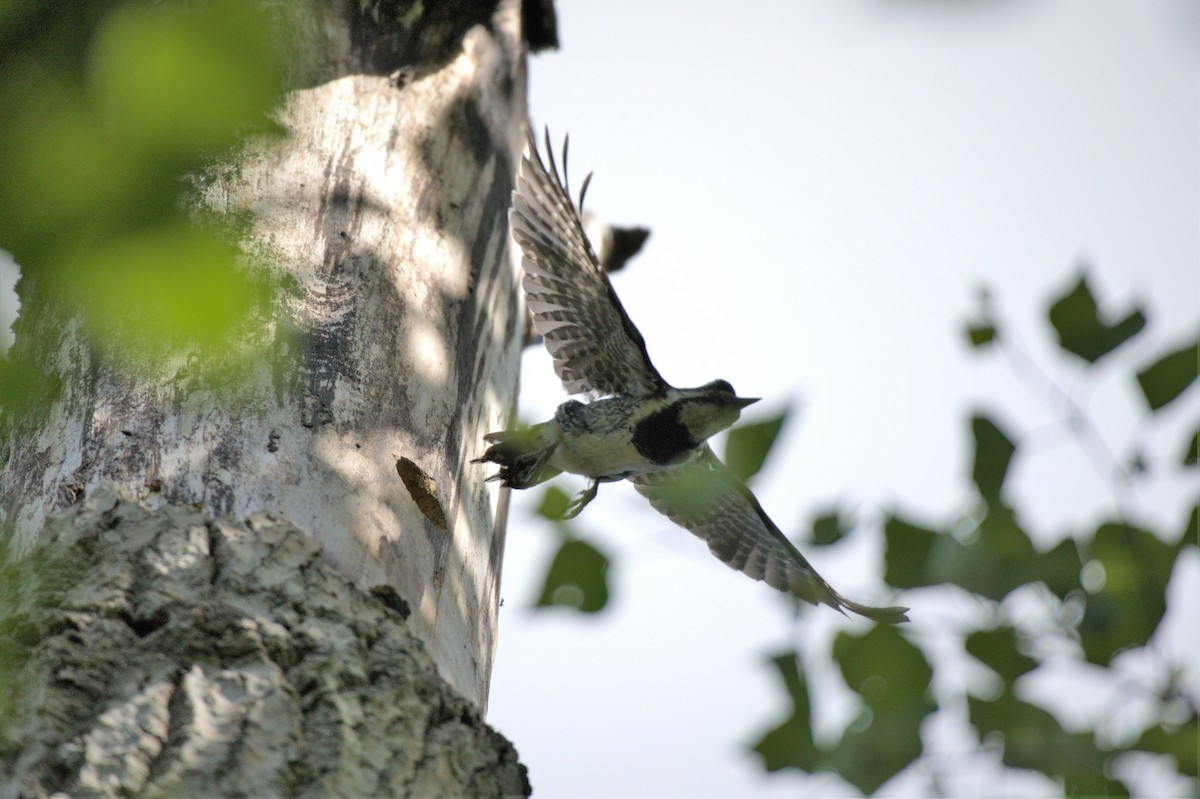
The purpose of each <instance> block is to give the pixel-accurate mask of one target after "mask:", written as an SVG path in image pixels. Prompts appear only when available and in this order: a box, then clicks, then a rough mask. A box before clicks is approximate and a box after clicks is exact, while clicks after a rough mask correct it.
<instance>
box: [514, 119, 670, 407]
mask: <svg viewBox="0 0 1200 799" xmlns="http://www.w3.org/2000/svg"><path fill="white" fill-rule="evenodd" d="M546 150H547V154H548V157H549V161H550V166H549V169H547V167H546V165H545V164H544V163H543V162H542V158H541V155H540V154H539V153H538V148H537V143H536V142H535V141H534V139H533V136H532V134H531V135H530V137H529V153H528V154H527V155H525V157H524V158H523V159H522V160H521V169H520V172H519V173H518V175H517V188H516V190H515V191H513V199H512V202H513V204H512V210H511V211H509V223H510V225H511V226H512V231H513V236H514V238H516V240H517V243H518V244H519V245H520V246H521V252H522V254H523V258H522V259H521V265H522V267H523V269H524V270H525V279H524V281H523V282H522V285H523V287H524V289H525V296H526V300H527V304H528V306H529V311H530V313H531V314H532V315H533V325H534V329H535V330H537V332H538V333H539V334H540V335H541V336H542V338H543V340H544V342H545V344H546V349H547V350H549V352H550V355H551V357H552V358H553V359H554V371H555V372H556V373H557V374H558V377H559V379H560V380H562V382H563V385H564V386H565V387H566V389H567V391H568V392H570V393H572V394H590V395H592V396H603V395H609V394H633V395H638V396H650V395H652V394H656V393H659V392H660V391H662V390H663V389H664V388H665V387H666V383H665V382H664V381H663V379H662V376H661V375H659V373H658V370H657V369H655V368H654V365H653V364H652V363H651V362H650V356H649V355H648V354H647V353H646V343H645V341H644V340H643V339H642V334H641V333H639V332H638V329H637V328H636V327H635V326H634V324H633V322H632V321H631V320H630V319H629V316H628V314H626V313H625V309H624V307H622V305H621V301H620V300H619V299H617V295H616V293H615V292H614V291H613V288H612V284H611V283H610V282H609V280H608V275H606V274H605V273H604V270H603V269H602V268H601V266H600V261H599V259H598V258H597V257H596V253H595V252H594V251H593V250H592V246H591V244H590V243H589V242H588V239H587V236H586V235H585V234H584V232H583V224H582V223H581V222H580V219H579V215H580V212H581V211H582V206H583V195H584V193H586V191H587V183H588V181H586V180H585V181H584V186H583V191H581V192H580V195H579V205H580V207H579V209H576V207H575V206H574V205H573V204H572V202H571V195H570V190H569V188H568V186H567V181H566V166H567V146H566V143H564V144H563V176H562V178H561V179H560V178H559V174H558V166H557V165H556V164H555V162H554V156H553V154H552V153H551V152H550V135H549V133H547V134H546ZM588 177H589V179H590V177H591V176H590V175H589V176H588Z"/></svg>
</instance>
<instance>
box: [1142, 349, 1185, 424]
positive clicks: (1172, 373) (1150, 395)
mask: <svg viewBox="0 0 1200 799" xmlns="http://www.w3.org/2000/svg"><path fill="white" fill-rule="evenodd" d="M1198 372H1200V339H1197V340H1196V341H1194V342H1191V343H1189V344H1186V345H1184V346H1183V347H1181V348H1180V349H1177V350H1173V351H1172V352H1168V353H1167V354H1166V355H1164V356H1162V357H1161V358H1159V359H1158V360H1157V361H1155V362H1154V363H1152V364H1150V365H1149V366H1147V367H1146V368H1145V369H1143V370H1142V371H1140V372H1138V374H1137V381H1138V385H1139V386H1141V387H1142V396H1144V397H1145V398H1146V404H1147V405H1149V406H1150V410H1152V411H1157V410H1158V409H1159V408H1161V407H1163V406H1164V405H1166V404H1167V403H1169V402H1171V400H1173V399H1175V398H1176V397H1178V396H1179V395H1180V394H1182V393H1183V392H1184V391H1186V390H1187V388H1188V386H1190V385H1191V384H1192V383H1194V382H1195V381H1196V377H1197V373H1198Z"/></svg>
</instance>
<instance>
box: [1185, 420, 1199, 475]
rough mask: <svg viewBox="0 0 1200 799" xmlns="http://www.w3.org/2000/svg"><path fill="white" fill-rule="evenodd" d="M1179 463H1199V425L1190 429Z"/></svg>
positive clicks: (1186, 464)
mask: <svg viewBox="0 0 1200 799" xmlns="http://www.w3.org/2000/svg"><path fill="white" fill-rule="evenodd" d="M1181 463H1182V464H1183V465H1184V466H1195V465H1197V464H1200V427H1197V428H1196V429H1195V430H1194V431H1192V435H1191V440H1189V441H1188V445H1187V449H1186V450H1185V451H1184V453H1183V458H1182V459H1181Z"/></svg>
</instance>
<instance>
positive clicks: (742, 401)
mask: <svg viewBox="0 0 1200 799" xmlns="http://www.w3.org/2000/svg"><path fill="white" fill-rule="evenodd" d="M760 399H762V397H734V398H733V399H731V400H729V404H730V405H733V406H735V407H737V409H738V410H739V411H740V410H741V409H742V408H745V407H746V406H747V405H753V404H754V403H756V402H758V401H759V400H760Z"/></svg>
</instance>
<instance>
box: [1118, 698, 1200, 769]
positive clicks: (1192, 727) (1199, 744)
mask: <svg viewBox="0 0 1200 799" xmlns="http://www.w3.org/2000/svg"><path fill="white" fill-rule="evenodd" d="M1198 721H1200V719H1197V717H1196V714H1195V713H1193V714H1192V715H1191V717H1190V718H1188V719H1186V720H1185V721H1184V722H1183V723H1182V724H1178V725H1175V726H1173V727H1172V729H1171V730H1170V731H1168V730H1166V729H1163V728H1162V727H1151V728H1150V729H1148V730H1146V731H1145V732H1143V733H1142V737H1141V738H1139V739H1138V742H1137V743H1136V744H1134V745H1133V748H1134V749H1140V750H1142V751H1144V752H1157V753H1159V754H1164V755H1171V756H1172V757H1174V758H1175V763H1176V764H1177V765H1178V767H1179V771H1180V772H1181V773H1183V774H1187V775H1188V776H1190V777H1192V778H1193V779H1195V777H1196V766H1197V763H1196V759H1197V756H1198V755H1200V724H1198V723H1197V722H1198Z"/></svg>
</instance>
